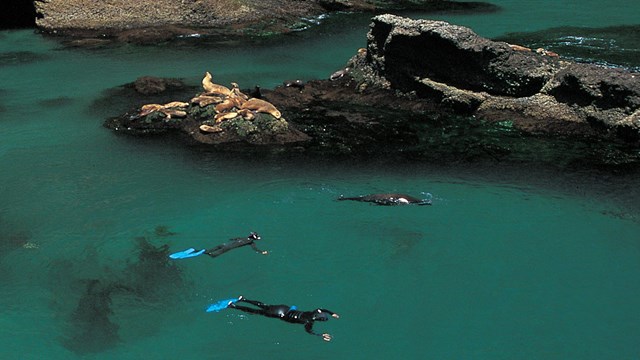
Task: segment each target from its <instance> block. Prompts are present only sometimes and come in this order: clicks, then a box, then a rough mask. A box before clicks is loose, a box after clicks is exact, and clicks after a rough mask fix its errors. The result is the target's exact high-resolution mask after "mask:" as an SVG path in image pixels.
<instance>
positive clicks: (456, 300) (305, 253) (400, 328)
mask: <svg viewBox="0 0 640 360" xmlns="http://www.w3.org/2000/svg"><path fill="white" fill-rule="evenodd" d="M496 4H499V5H501V6H503V7H504V10H503V11H501V12H499V13H496V14H482V15H470V14H465V15H446V14H437V15H424V14H414V15H415V16H416V17H418V16H419V17H430V18H439V19H446V20H450V21H452V22H456V23H459V24H462V25H468V26H472V27H473V28H474V30H476V31H477V32H478V33H479V34H481V35H484V36H492V37H493V36H500V35H503V34H505V33H508V32H521V31H537V30H540V29H544V28H547V27H556V26H561V25H571V26H590V27H594V23H593V22H594V19H596V18H597V19H598V24H597V25H598V26H609V25H620V24H635V23H636V22H637V20H636V17H637V16H635V15H636V14H637V13H639V11H638V10H639V8H638V6H637V5H633V8H632V5H629V4H628V2H622V1H614V2H607V3H602V2H595V1H589V2H585V1H581V2H576V1H554V2H551V1H546V2H544V4H546V5H540V4H541V3H540V2H536V5H535V7H533V6H532V5H527V4H528V3H527V2H515V1H501V2H496ZM621 8H623V10H620V9H621ZM347 19H350V20H347ZM367 26H368V19H367V17H366V16H354V17H353V18H347V17H339V16H338V17H333V18H330V19H328V20H327V21H326V22H325V25H323V26H321V27H318V28H315V29H312V30H310V31H307V32H304V33H298V34H292V35H289V36H285V37H282V38H278V39H276V40H272V41H269V42H268V43H267V44H256V43H252V44H251V45H247V44H245V45H242V44H239V45H234V46H212V47H209V48H202V47H194V46H190V45H189V44H184V45H183V46H176V45H172V46H161V47H135V46H122V47H116V48H105V49H94V50H82V49H68V48H64V47H62V46H60V44H59V43H57V42H56V41H53V40H50V39H45V38H42V37H40V36H39V35H36V34H33V33H32V32H31V31H7V32H2V33H0V52H1V53H2V54H3V56H2V57H1V58H0V59H1V62H0V99H1V102H0V129H1V130H0V166H1V168H0V169H1V170H0V184H2V186H1V187H0V231H1V232H0V251H1V253H0V324H1V325H2V326H0V345H2V346H0V355H2V358H15V359H42V358H47V359H76V358H90V359H139V358H149V359H173V358H178V357H180V358H184V359H227V358H232V357H233V358H261V359H299V358H301V357H306V358H311V359H325V358H332V357H333V358H355V359H370V358H378V359H385V358H397V357H403V358H435V359H443V358H445V359H514V358H517V359H540V358H548V359H634V358H637V357H638V356H640V345H639V344H640V342H639V340H640V325H639V324H640V321H639V320H640V315H638V311H637V309H638V307H639V306H640V296H638V295H640V280H639V279H640V245H639V242H638V241H639V240H640V236H639V235H640V222H639V221H638V219H640V214H639V212H638V207H637V204H638V200H639V199H640V196H639V193H638V190H637V180H635V178H634V176H631V175H629V176H625V175H620V174H617V175H614V174H609V173H607V172H592V171H590V170H580V171H579V170H576V171H575V172H572V173H559V172H558V171H557V170H554V169H526V168H525V169H518V168H517V167H513V168H498V167H496V168H481V167H477V168H475V167H470V166H467V165H451V166H435V165H432V164H420V163H411V164H399V165H398V166H395V167H394V166H389V165H388V164H386V163H383V162H380V161H378V159H371V161H370V162H364V163H362V162H360V163H358V164H353V163H349V162H347V161H342V162H339V163H333V162H331V161H326V160H317V161H309V160H308V159H295V158H294V159H291V158H289V159H286V160H285V159H282V158H278V157H267V158H261V159H256V160H252V159H247V158H246V157H242V156H238V155H230V154H222V153H211V152H202V151H199V150H198V149H194V148H190V147H187V146H182V145H180V144H178V143H175V142H174V141H172V140H170V139H163V138H156V139H140V138H129V137H121V136H116V135H115V134H113V133H112V132H110V131H109V130H107V129H105V128H103V127H102V122H103V121H104V119H105V118H106V117H108V116H113V115H116V114H118V113H119V112H121V111H123V109H120V108H117V107H118V104H114V107H115V108H114V109H104V108H103V107H97V106H95V103H96V101H98V100H100V99H101V98H102V96H103V95H104V93H105V91H106V90H107V89H110V88H112V87H115V86H119V85H122V84H124V83H128V82H131V81H133V80H134V79H135V78H137V77H139V76H142V75H155V76H164V77H181V78H185V79H186V81H188V82H190V83H192V84H197V83H198V82H199V79H200V77H201V74H202V73H204V71H207V70H208V71H211V72H212V73H213V74H214V77H216V78H217V79H218V81H219V82H222V83H228V82H230V81H236V82H238V83H239V84H240V85H241V86H246V87H249V86H252V85H254V84H259V85H261V86H262V87H265V88H269V87H274V86H276V85H278V84H279V83H280V82H281V81H282V80H283V79H290V78H296V77H300V78H304V79H311V78H324V77H326V76H327V75H328V74H330V73H331V72H333V71H334V70H335V69H338V68H340V67H342V66H343V65H344V63H345V62H346V60H347V59H348V58H349V57H350V56H351V55H352V54H354V52H355V50H356V49H357V48H358V47H361V46H364V44H365V34H366V31H367ZM532 170H535V171H533V172H532ZM396 191H397V192H406V193H410V194H414V195H419V196H421V194H424V196H427V195H426V194H427V193H429V194H432V196H433V199H434V205H433V206H430V207H412V206H407V207H396V208H387V207H376V206H369V205H368V204H364V203H352V202H337V201H335V200H334V199H335V198H337V197H338V196H339V195H341V194H345V195H360V194H365V193H372V192H396ZM159 227H160V228H159ZM163 229H168V230H169V231H170V232H171V234H167V233H166V231H162V230H163ZM251 230H253V231H257V232H259V233H260V234H261V235H262V237H263V240H262V242H261V243H260V244H259V246H260V247H261V248H264V249H267V250H269V251H270V254H269V255H268V256H261V255H257V254H254V253H253V252H252V251H251V250H250V249H244V248H243V249H237V250H234V251H232V252H230V253H228V254H225V255H224V256H221V257H219V258H217V259H215V260H212V259H208V258H202V257H200V258H194V259H188V260H183V261H180V262H174V263H171V264H172V265H174V266H172V267H169V268H166V269H165V268H163V269H158V268H155V267H153V266H152V265H149V264H147V263H146V262H144V261H139V259H138V258H137V254H138V251H139V249H138V242H139V240H138V239H137V238H140V237H143V238H145V239H146V241H147V242H148V243H150V244H152V245H154V246H158V247H159V246H162V245H164V244H167V245H169V247H170V249H171V251H178V250H183V249H185V248H187V247H191V246H193V247H196V248H200V247H211V246H213V245H216V244H218V243H221V242H224V241H225V240H226V239H229V238H232V237H236V236H244V235H246V234H247V233H248V232H249V231H251ZM145 266H146V267H145ZM141 274H142V275H144V276H146V277H143V278H141V276H142V275H141ZM90 279H98V280H100V282H101V283H103V284H106V283H118V284H131V283H136V284H138V282H136V281H142V282H146V283H148V284H149V286H150V287H151V290H149V291H148V292H146V293H144V294H133V293H131V292H127V291H121V292H117V291H114V292H113V293H112V294H111V296H110V297H106V298H102V299H100V298H99V297H97V298H98V299H97V300H96V301H95V302H94V304H95V306H96V309H95V311H96V313H97V314H100V313H101V310H103V309H107V308H108V309H110V311H111V312H110V313H109V312H103V313H102V314H103V315H104V316H105V318H107V319H108V321H107V322H108V324H107V323H100V322H99V320H100V319H97V318H95V320H94V321H90V320H88V319H87V318H84V320H80V321H79V320H78V319H77V314H78V311H77V309H78V307H79V304H82V299H85V298H86V297H83V294H85V293H86V289H87V284H88V282H89V280H90ZM140 279H142V280H140ZM240 294H242V295H244V296H246V297H247V298H250V299H251V298H253V299H258V300H262V301H265V302H267V303H273V304H278V303H286V304H291V305H293V304H295V305H297V306H298V307H299V308H300V309H303V310H307V309H308V310H311V309H314V308H316V307H326V308H328V309H331V310H333V311H335V312H337V313H339V314H340V315H341V318H340V319H339V320H335V319H332V320H331V321H329V322H326V323H318V324H316V329H317V330H318V331H320V332H329V333H331V334H332V335H333V336H334V339H333V341H332V342H331V343H325V342H323V341H321V340H320V339H318V338H315V337H312V336H309V335H307V334H305V332H304V329H303V328H302V326H299V325H291V324H287V323H284V322H280V321H276V320H273V319H266V318H262V317H258V316H245V315H243V314H242V313H238V312H234V311H231V310H229V311H224V312H221V313H213V314H207V313H205V312H204V309H205V308H206V306H207V305H208V304H209V303H211V302H213V301H215V300H218V299H221V298H228V297H232V296H237V295H240ZM74 315H75V316H74ZM102 320H104V319H102ZM109 324H111V325H109ZM84 326H87V327H84ZM91 326H93V327H91ZM113 326H116V327H117V332H114V331H111V330H113V329H114V327H113ZM87 329H90V330H87ZM110 331H111V332H110ZM83 336H84V337H83ZM116 337H117V340H116Z"/></svg>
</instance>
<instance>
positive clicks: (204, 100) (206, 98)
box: [191, 95, 223, 107]
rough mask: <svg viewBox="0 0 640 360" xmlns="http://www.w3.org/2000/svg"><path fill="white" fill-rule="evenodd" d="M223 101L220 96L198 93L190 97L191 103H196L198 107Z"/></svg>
mask: <svg viewBox="0 0 640 360" xmlns="http://www.w3.org/2000/svg"><path fill="white" fill-rule="evenodd" d="M222 101H223V99H222V97H220V96H210V95H200V96H196V97H194V98H192V99H191V103H193V104H198V105H199V106H200V107H205V106H208V105H211V104H218V103H221V102H222Z"/></svg>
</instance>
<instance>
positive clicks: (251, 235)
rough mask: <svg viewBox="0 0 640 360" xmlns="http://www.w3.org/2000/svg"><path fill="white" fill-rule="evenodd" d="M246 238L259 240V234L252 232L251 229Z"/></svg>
mask: <svg viewBox="0 0 640 360" xmlns="http://www.w3.org/2000/svg"><path fill="white" fill-rule="evenodd" d="M248 238H249V239H251V240H260V239H261V237H260V235H258V233H256V232H253V231H252V232H251V233H250V234H249V236H248Z"/></svg>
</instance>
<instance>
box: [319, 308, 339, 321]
mask: <svg viewBox="0 0 640 360" xmlns="http://www.w3.org/2000/svg"><path fill="white" fill-rule="evenodd" d="M318 310H320V311H322V312H326V313H327V314H329V315H331V316H332V317H334V318H336V319H339V318H340V315H338V314H336V313H334V312H333V311H331V310H327V309H318Z"/></svg>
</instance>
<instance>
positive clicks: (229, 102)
mask: <svg viewBox="0 0 640 360" xmlns="http://www.w3.org/2000/svg"><path fill="white" fill-rule="evenodd" d="M237 106H238V104H237V103H236V102H235V101H234V100H233V99H226V100H224V101H223V102H221V103H220V104H218V105H216V106H215V109H216V112H217V113H224V112H228V111H229V110H231V109H233V108H234V107H237Z"/></svg>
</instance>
